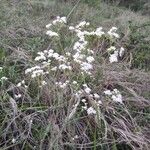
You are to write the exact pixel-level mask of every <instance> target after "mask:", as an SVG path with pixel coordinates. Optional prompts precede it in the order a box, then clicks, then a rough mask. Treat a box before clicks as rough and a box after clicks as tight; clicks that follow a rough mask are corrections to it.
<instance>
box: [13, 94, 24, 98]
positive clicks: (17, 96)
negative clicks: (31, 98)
mask: <svg viewBox="0 0 150 150" xmlns="http://www.w3.org/2000/svg"><path fill="white" fill-rule="evenodd" d="M14 97H15V98H16V99H19V98H21V97H22V95H21V94H15V95H14Z"/></svg>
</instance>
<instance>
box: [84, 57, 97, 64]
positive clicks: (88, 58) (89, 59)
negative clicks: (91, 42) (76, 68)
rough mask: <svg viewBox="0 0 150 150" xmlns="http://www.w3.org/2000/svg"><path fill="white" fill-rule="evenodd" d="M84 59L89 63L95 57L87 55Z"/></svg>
mask: <svg viewBox="0 0 150 150" xmlns="http://www.w3.org/2000/svg"><path fill="white" fill-rule="evenodd" d="M86 60H87V61H88V62H89V63H91V62H93V61H94V60H95V59H94V57H92V56H88V57H87V58H86Z"/></svg>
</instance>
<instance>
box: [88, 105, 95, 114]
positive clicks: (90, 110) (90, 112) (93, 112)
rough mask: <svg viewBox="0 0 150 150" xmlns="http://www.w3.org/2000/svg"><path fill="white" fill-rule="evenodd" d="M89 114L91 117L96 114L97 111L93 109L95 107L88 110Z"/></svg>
mask: <svg viewBox="0 0 150 150" xmlns="http://www.w3.org/2000/svg"><path fill="white" fill-rule="evenodd" d="M87 113H88V115H90V114H94V115H95V114H96V110H95V109H94V108H93V107H89V108H88V109H87Z"/></svg>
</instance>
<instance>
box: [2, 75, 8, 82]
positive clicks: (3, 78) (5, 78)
mask: <svg viewBox="0 0 150 150" xmlns="http://www.w3.org/2000/svg"><path fill="white" fill-rule="evenodd" d="M5 80H8V78H7V77H5V76H4V77H1V79H0V81H5Z"/></svg>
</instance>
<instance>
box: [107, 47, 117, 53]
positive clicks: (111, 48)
mask: <svg viewBox="0 0 150 150" xmlns="http://www.w3.org/2000/svg"><path fill="white" fill-rule="evenodd" d="M115 50H116V47H115V46H111V47H110V48H108V49H107V51H108V52H112V51H115Z"/></svg>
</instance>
